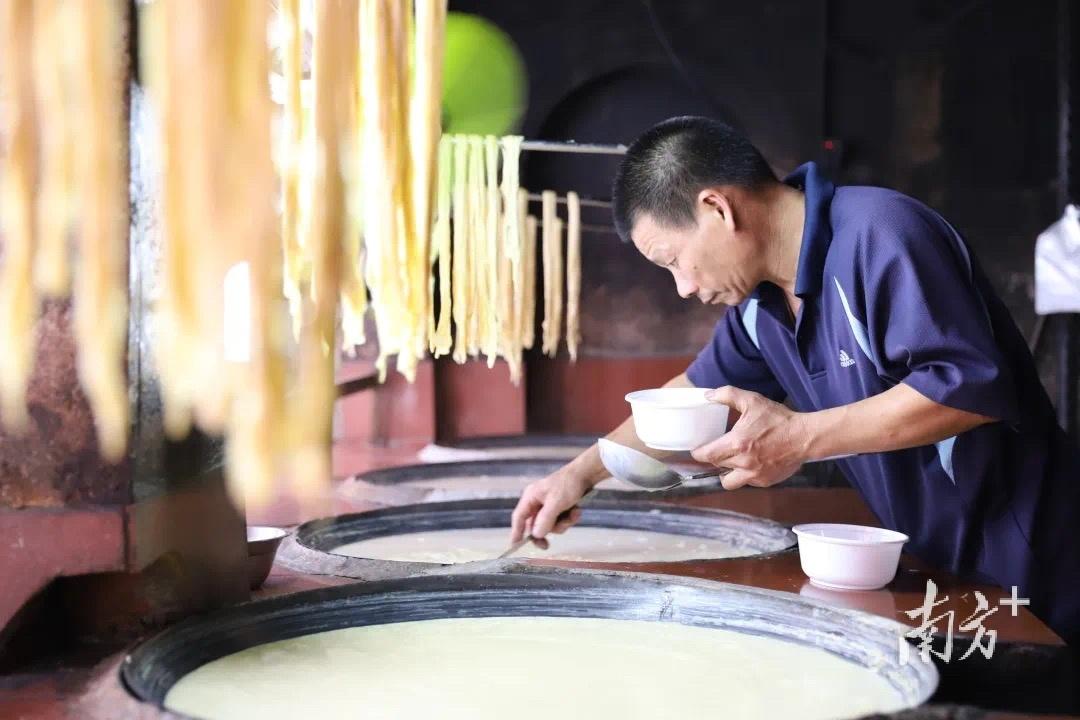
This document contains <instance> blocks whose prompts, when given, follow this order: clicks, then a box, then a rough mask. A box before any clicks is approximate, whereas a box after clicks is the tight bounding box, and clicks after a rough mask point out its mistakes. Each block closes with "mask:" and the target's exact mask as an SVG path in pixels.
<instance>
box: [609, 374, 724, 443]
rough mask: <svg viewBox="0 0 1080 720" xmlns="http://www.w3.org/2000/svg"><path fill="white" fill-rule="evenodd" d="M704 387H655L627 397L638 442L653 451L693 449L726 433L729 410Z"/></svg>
mask: <svg viewBox="0 0 1080 720" xmlns="http://www.w3.org/2000/svg"><path fill="white" fill-rule="evenodd" d="M705 392H706V390H705V388H655V389H652V390H638V391H637V392H632V393H630V394H629V395H627V396H626V401H627V402H628V403H630V410H631V412H632V413H633V416H634V430H635V431H637V436H638V437H639V438H641V441H642V442H643V443H645V444H646V445H648V446H649V447H651V448H655V449H656V450H693V449H694V448H698V447H701V446H702V445H704V444H706V443H708V442H711V441H713V440H715V439H716V438H718V437H720V436H721V435H723V434H724V433H725V432H727V419H728V407H727V405H722V404H720V403H714V402H709V401H708V400H706V399H705Z"/></svg>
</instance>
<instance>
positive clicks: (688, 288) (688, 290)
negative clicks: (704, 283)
mask: <svg viewBox="0 0 1080 720" xmlns="http://www.w3.org/2000/svg"><path fill="white" fill-rule="evenodd" d="M671 274H672V275H673V276H674V277H675V290H676V291H677V292H678V293H679V296H680V297H682V298H692V297H694V296H695V295H697V292H698V286H697V285H695V284H694V283H692V282H690V281H689V280H688V279H687V278H684V277H682V275H681V274H680V273H677V272H675V271H674V270H673V271H672V273H671Z"/></svg>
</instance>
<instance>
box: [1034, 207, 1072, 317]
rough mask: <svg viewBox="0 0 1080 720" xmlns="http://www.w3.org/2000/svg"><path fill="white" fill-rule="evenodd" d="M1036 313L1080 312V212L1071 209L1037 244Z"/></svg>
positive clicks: (1068, 208) (1044, 232)
mask: <svg viewBox="0 0 1080 720" xmlns="http://www.w3.org/2000/svg"><path fill="white" fill-rule="evenodd" d="M1035 312H1037V313H1038V314H1040V315H1050V314H1052V313H1077V312H1080V208H1078V207H1077V206H1076V205H1069V206H1067V207H1066V208H1065V212H1064V214H1062V216H1061V219H1060V220H1058V221H1057V222H1056V223H1054V224H1053V225H1051V226H1050V227H1048V228H1047V229H1046V230H1044V231H1043V232H1042V234H1040V235H1039V239H1038V240H1036V241H1035Z"/></svg>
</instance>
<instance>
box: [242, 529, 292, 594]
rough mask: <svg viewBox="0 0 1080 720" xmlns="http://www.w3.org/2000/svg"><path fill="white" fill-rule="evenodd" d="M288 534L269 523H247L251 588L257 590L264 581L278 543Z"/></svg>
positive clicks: (272, 564) (249, 581)
mask: <svg viewBox="0 0 1080 720" xmlns="http://www.w3.org/2000/svg"><path fill="white" fill-rule="evenodd" d="M288 534H289V533H287V532H286V531H284V530H282V529H281V528H277V527H270V526H269V525H248V528H247V549H248V583H249V585H250V587H251V589H252V590H257V589H258V588H259V587H261V586H262V584H263V582H265V581H266V577H267V576H268V575H269V574H270V568H272V567H273V566H274V555H276V554H277V549H278V545H280V544H281V541H282V540H283V539H285V536H286V535H288Z"/></svg>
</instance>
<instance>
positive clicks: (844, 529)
mask: <svg viewBox="0 0 1080 720" xmlns="http://www.w3.org/2000/svg"><path fill="white" fill-rule="evenodd" d="M791 530H792V532H794V533H795V535H797V536H798V538H799V562H800V563H801V564H802V569H803V572H804V573H806V575H807V577H809V578H810V582H812V583H813V584H814V585H817V586H819V587H824V588H829V589H831V590H877V589H878V588H883V587H885V586H886V585H888V584H889V583H890V582H892V579H893V578H894V577H896V569H897V567H898V566H899V564H900V550H901V548H903V547H904V543H906V542H907V541H908V539H909V538H908V536H907V535H905V534H903V533H899V532H896V531H894V530H886V529H884V528H875V527H866V526H863V525H840V524H834V523H814V524H809V525H796V526H795V527H793V528H792V529H791Z"/></svg>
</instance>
